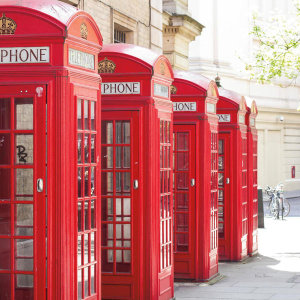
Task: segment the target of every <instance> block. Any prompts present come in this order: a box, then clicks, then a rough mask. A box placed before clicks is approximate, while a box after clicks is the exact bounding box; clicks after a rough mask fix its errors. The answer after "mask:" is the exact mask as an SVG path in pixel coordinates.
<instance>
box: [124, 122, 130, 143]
mask: <svg viewBox="0 0 300 300" xmlns="http://www.w3.org/2000/svg"><path fill="white" fill-rule="evenodd" d="M123 143H124V144H130V122H123Z"/></svg>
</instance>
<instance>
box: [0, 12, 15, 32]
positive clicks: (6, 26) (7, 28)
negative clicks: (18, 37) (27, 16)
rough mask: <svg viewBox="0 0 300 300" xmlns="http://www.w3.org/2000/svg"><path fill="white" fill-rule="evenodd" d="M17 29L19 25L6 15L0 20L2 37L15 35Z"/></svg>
mask: <svg viewBox="0 0 300 300" xmlns="http://www.w3.org/2000/svg"><path fill="white" fill-rule="evenodd" d="M16 28H17V23H16V22H15V21H14V20H12V19H10V18H7V17H6V16H5V14H4V13H3V14H2V17H1V18H0V35H3V34H14V33H15V30H16Z"/></svg>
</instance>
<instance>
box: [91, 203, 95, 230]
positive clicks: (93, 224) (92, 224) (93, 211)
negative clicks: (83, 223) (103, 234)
mask: <svg viewBox="0 0 300 300" xmlns="http://www.w3.org/2000/svg"><path fill="white" fill-rule="evenodd" d="M91 228H92V229H93V228H95V201H94V200H92V201H91Z"/></svg>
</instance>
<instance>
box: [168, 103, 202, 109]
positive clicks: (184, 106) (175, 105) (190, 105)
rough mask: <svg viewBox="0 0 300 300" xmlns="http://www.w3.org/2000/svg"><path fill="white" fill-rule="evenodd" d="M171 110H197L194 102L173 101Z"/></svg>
mask: <svg viewBox="0 0 300 300" xmlns="http://www.w3.org/2000/svg"><path fill="white" fill-rule="evenodd" d="M173 111H197V103H196V102H174V103H173Z"/></svg>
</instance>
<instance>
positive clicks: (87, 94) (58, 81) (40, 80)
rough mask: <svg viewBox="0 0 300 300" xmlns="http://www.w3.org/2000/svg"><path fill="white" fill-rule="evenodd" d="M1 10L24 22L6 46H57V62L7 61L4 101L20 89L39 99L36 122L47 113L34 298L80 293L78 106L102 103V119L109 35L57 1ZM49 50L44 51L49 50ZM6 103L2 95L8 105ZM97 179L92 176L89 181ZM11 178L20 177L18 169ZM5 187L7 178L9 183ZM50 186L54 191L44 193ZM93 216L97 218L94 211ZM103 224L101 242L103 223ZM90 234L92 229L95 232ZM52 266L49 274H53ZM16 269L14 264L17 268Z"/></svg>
mask: <svg viewBox="0 0 300 300" xmlns="http://www.w3.org/2000/svg"><path fill="white" fill-rule="evenodd" d="M24 5H26V7H25V6H24ZM1 12H2V14H3V13H4V14H5V17H6V20H7V19H10V20H12V21H10V22H12V23H13V24H14V22H15V24H16V27H15V31H14V32H11V33H10V34H3V32H2V35H1V40H0V47H1V49H2V50H3V48H6V50H8V53H9V51H15V50H13V49H16V47H17V48H18V49H19V51H21V50H20V49H24V48H27V51H29V52H30V51H33V50H32V49H33V47H38V48H45V47H48V48H47V49H48V50H49V61H47V60H43V59H42V60H40V61H36V62H35V63H31V62H30V61H28V60H27V61H26V56H23V60H24V61H23V63H6V62H2V63H1V69H0V74H1V76H0V78H1V79H0V101H3V95H4V94H5V93H6V92H7V91H13V92H12V93H11V97H34V99H36V100H35V101H36V108H35V109H36V110H35V111H34V114H35V117H36V120H35V122H37V121H38V120H40V121H39V122H40V123H39V124H36V126H37V127H36V128H40V129H41V131H38V132H37V133H38V135H37V136H36V138H35V141H34V147H35V149H34V151H35V154H34V155H35V156H34V159H35V161H36V162H38V164H39V165H40V164H41V170H36V171H35V172H34V177H33V188H34V190H36V186H37V179H38V178H41V179H43V181H44V192H43V193H40V194H36V192H35V195H36V196H37V197H40V198H43V199H39V200H41V201H39V204H38V206H36V209H38V211H37V213H36V214H35V219H34V220H35V222H36V223H35V224H36V225H34V226H35V230H36V237H37V240H36V241H35V245H34V249H35V254H37V255H38V256H37V257H40V258H39V259H38V261H36V265H35V271H34V273H35V275H34V276H35V282H34V284H35V285H34V295H33V294H32V295H30V297H28V299H35V300H40V299H46V298H47V299H75V298H76V299H77V275H76V274H77V236H78V232H77V228H78V226H77V225H78V224H77V223H78V222H77V216H78V211H77V202H78V201H77V199H78V197H77V194H78V190H77V185H78V178H77V118H76V114H77V109H76V107H77V97H78V98H80V99H84V100H89V101H95V103H97V104H96V108H95V110H96V112H95V114H96V115H97V116H99V118H98V121H100V116H101V114H100V112H101V106H100V103H99V100H100V76H99V74H98V72H97V68H96V66H97V59H98V53H99V52H100V49H101V45H102V37H101V34H100V32H99V29H98V27H97V25H96V23H95V22H94V20H93V19H92V18H91V17H90V16H89V15H88V14H86V13H84V12H82V11H78V10H77V9H76V8H74V7H72V6H70V5H68V4H65V3H62V2H59V1H55V0H49V1H46V2H45V1H43V2H41V1H38V0H31V1H25V2H24V1H23V2H22V1H21V2H20V1H19V0H7V1H6V0H4V1H1ZM1 17H3V15H2V16H1ZM5 22H6V21H5ZM5 24H6V25H7V23H5ZM13 27H14V26H13ZM69 48H72V49H74V50H77V51H81V52H76V53H84V54H82V55H90V56H89V57H90V58H91V57H93V59H94V69H92V67H91V68H87V66H86V65H84V64H83V63H82V62H80V61H79V62H78V64H77V65H76V64H74V60H73V64H71V63H72V60H71V58H70V57H69V55H70V54H69V53H71V52H69ZM30 49H31V50H30ZM48 50H43V51H44V52H43V53H46V52H47V51H48ZM24 51H25V50H24ZM23 53H26V51H25V52H23ZM27 53H28V52H27ZM24 55H25V54H24ZM32 59H35V60H38V57H33V56H32ZM69 62H70V63H69ZM89 66H91V64H90V65H89ZM4 87H5V88H4ZM2 103H3V102H2ZM2 103H1V102H0V106H1V105H2ZM43 105H44V106H43ZM39 106H41V107H39ZM2 117H3V115H2V114H1V118H2ZM0 123H1V121H0ZM46 124H47V128H46V129H45V126H46ZM97 124H98V123H97ZM96 126H97V127H96V128H95V131H94V133H95V132H98V131H99V125H96ZM39 132H40V133H39ZM27 133H29V132H27ZM88 134H90V133H88ZM90 141H91V139H90ZM95 144H96V145H98V146H95V157H96V158H97V161H98V159H99V157H100V147H99V145H100V134H98V136H97V140H96V141H95ZM11 147H12V148H11V150H10V152H11V153H13V151H14V148H13V143H12V144H11ZM45 147H47V149H46V148H45ZM46 153H47V157H46V156H45V154H46ZM45 159H46V161H47V162H46V164H45V163H44V160H45ZM87 164H88V167H89V168H91V167H92V162H90V161H89V162H87ZM96 165H97V164H96V163H94V165H93V166H94V167H95V168H96V171H95V173H99V170H98V167H96ZM1 168H2V166H0V169H1ZM23 168H30V166H29V165H28V166H27V165H26V166H25V165H24V167H23ZM97 175H98V176H96V178H97V180H96V181H97V182H96V183H95V190H96V191H97V190H98V185H99V184H100V174H97ZM91 179H92V177H91V176H90V177H89V179H88V180H89V183H90V182H91ZM11 182H13V176H12V175H11ZM2 187H3V183H2V182H1V189H2ZM46 188H47V195H44V194H45V189H46ZM12 192H13V190H12ZM93 197H94V195H91V197H90V198H89V200H88V199H84V200H82V201H87V202H88V201H90V202H88V203H91V201H92V199H93ZM94 199H95V198H94ZM89 207H91V206H89ZM96 210H98V212H97V214H98V216H99V213H100V212H101V211H100V210H99V208H98V207H97V205H96ZM46 211H47V213H46ZM11 213H13V210H12V211H11ZM46 215H47V218H46V217H45V216H46ZM11 216H12V215H11ZM11 219H12V220H13V218H11ZM89 220H90V221H89V222H90V223H91V216H90V217H89ZM12 222H13V221H12ZM38 222H42V224H41V226H38ZM90 223H89V224H90ZM39 225H40V224H39ZM99 225H100V224H99ZM89 226H90V225H89ZM0 227H1V225H0ZM89 230H90V228H89ZM91 231H92V230H91ZM95 231H96V232H97V233H96V234H97V239H98V241H100V227H98V228H97V229H96V230H95ZM87 233H88V234H90V232H87ZM45 234H46V237H45ZM12 238H13V237H12ZM46 239H47V242H46ZM45 247H47V249H46V248H45ZM96 249H97V248H96ZM46 253H47V257H46ZM95 255H96V258H97V264H96V273H97V275H96V279H97V280H96V288H95V289H96V293H95V294H94V295H93V296H89V297H88V298H89V299H100V298H101V297H100V296H101V290H100V285H99V283H100V276H99V274H100V273H99V270H100V268H99V264H100V263H99V258H100V253H98V250H96V253H95ZM1 261H3V253H0V262H1ZM46 263H47V266H46ZM89 263H91V264H90V265H88V266H87V267H88V268H90V267H91V265H92V264H93V262H89ZM12 267H13V265H12ZM46 270H47V274H45V273H46ZM15 271H16V270H12V273H11V274H13V272H15ZM3 273H5V272H2V271H0V274H3ZM46 278H47V282H46ZM26 299H27V298H26Z"/></svg>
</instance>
